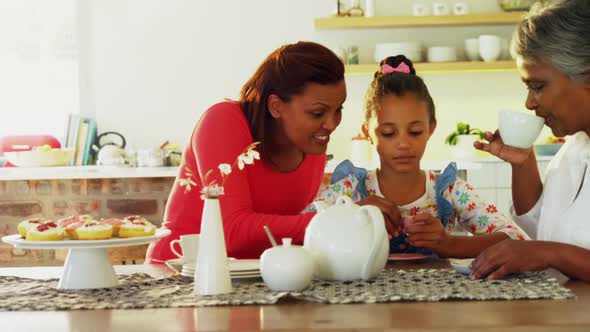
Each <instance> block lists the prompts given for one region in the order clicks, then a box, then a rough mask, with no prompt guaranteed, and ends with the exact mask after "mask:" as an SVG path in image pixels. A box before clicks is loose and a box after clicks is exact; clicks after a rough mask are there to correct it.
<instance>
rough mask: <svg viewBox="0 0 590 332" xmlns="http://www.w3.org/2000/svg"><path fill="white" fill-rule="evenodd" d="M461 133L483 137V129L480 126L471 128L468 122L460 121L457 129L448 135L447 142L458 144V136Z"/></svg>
mask: <svg viewBox="0 0 590 332" xmlns="http://www.w3.org/2000/svg"><path fill="white" fill-rule="evenodd" d="M460 135H478V136H479V138H480V139H482V138H483V131H481V129H478V128H471V126H470V125H469V124H468V123H465V122H459V123H457V129H456V130H455V131H453V132H452V133H450V134H449V136H447V138H446V139H445V143H446V144H448V145H450V146H455V145H457V138H458V137H459V136H460Z"/></svg>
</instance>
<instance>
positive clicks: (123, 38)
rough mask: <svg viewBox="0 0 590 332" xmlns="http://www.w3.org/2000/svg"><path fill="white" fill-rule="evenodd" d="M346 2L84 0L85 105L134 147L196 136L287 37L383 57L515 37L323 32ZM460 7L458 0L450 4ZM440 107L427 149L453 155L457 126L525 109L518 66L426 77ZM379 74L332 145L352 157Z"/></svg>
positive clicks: (478, 5)
mask: <svg viewBox="0 0 590 332" xmlns="http://www.w3.org/2000/svg"><path fill="white" fill-rule="evenodd" d="M413 2H414V1H413V0H397V1H386V0H378V1H377V14H378V15H380V14H381V15H393V14H402V15H403V14H409V13H410V12H411V5H412V3H413ZM468 2H469V3H470V5H471V7H472V11H473V12H483V11H499V8H498V7H497V5H496V0H470V1H468ZM335 3H336V1H335V0H298V1H292V0H272V1H271V0H249V1H242V0H224V1H203V0H197V1H193V0H175V1H172V2H167V1H162V0H88V1H83V2H81V3H80V8H79V15H80V17H81V20H80V22H79V27H80V31H81V33H80V44H81V47H82V50H81V51H80V57H81V60H80V61H81V66H82V67H81V69H80V73H81V79H82V81H81V90H82V91H81V98H82V100H81V105H82V112H83V113H86V114H92V115H95V116H96V118H97V120H98V124H99V132H100V131H106V130H116V131H119V132H121V133H123V134H124V135H126V136H127V138H128V140H129V142H130V145H132V146H135V147H147V146H154V145H159V144H160V143H162V142H163V141H164V140H167V139H170V140H172V141H174V142H179V143H185V142H186V141H187V139H188V137H189V135H190V132H191V130H192V128H193V126H194V123H195V122H196V121H197V119H198V117H199V115H200V114H201V112H203V111H204V110H205V109H206V108H207V107H208V106H210V105H211V104H213V103H215V102H218V101H220V100H222V99H223V98H236V97H237V96H238V93H239V89H240V87H241V85H242V84H243V83H244V82H245V81H246V80H247V78H248V77H249V75H250V74H251V73H252V72H253V71H254V70H255V68H256V66H257V65H258V64H259V63H260V62H261V61H262V59H263V58H264V57H265V56H266V54H268V53H269V52H270V51H272V50H273V49H274V48H276V47H278V46H279V45H281V44H283V43H288V42H294V41H297V40H314V41H318V42H321V43H324V44H325V45H327V46H329V47H331V48H333V49H335V50H336V49H338V47H340V46H346V45H348V44H351V43H353V44H355V45H358V46H359V47H360V58H361V62H372V61H373V60H372V48H373V47H374V44H375V43H376V42H385V41H404V40H421V41H424V43H425V45H427V46H434V45H455V46H461V44H462V42H463V40H464V39H466V38H469V37H474V36H478V35H479V34H483V33H493V34H500V35H502V36H504V37H507V38H508V37H509V36H510V35H511V31H512V29H513V27H510V26H487V27H448V28H447V27H443V28H434V29H433V28H411V29H409V28H406V29H359V30H330V31H316V30H315V28H314V25H313V20H314V18H316V17H325V16H329V15H330V13H331V11H332V9H333V8H334V7H335ZM449 3H452V1H450V0H449ZM424 78H425V80H426V82H427V84H428V85H429V87H430V89H431V91H432V95H433V98H434V100H435V102H436V104H437V108H438V117H439V127H438V129H437V132H436V134H435V135H434V137H433V138H432V143H431V145H430V146H429V149H428V150H427V154H428V156H430V157H433V158H434V157H441V156H448V154H449V150H448V148H447V147H446V146H444V144H443V140H444V137H445V136H446V134H447V133H448V132H449V131H451V130H452V129H453V128H454V126H455V123H456V122H457V121H469V122H471V123H472V125H474V126H476V127H481V128H483V129H494V128H495V123H496V122H497V117H496V111H497V110H499V109H524V107H523V104H524V97H525V93H526V90H525V88H524V85H523V84H522V83H521V82H520V79H519V74H518V73H517V72H507V73H494V74H444V75H425V76H424ZM369 80H370V78H369V77H367V76H354V77H348V78H347V85H348V100H347V102H346V104H345V110H344V112H345V116H344V120H343V122H342V125H341V126H340V127H339V128H338V130H337V131H336V132H335V133H334V136H333V139H332V140H331V143H330V147H329V152H330V153H334V154H336V158H338V159H339V158H345V157H348V155H349V150H350V145H349V144H350V137H351V136H353V135H354V134H355V132H356V131H357V130H358V128H359V121H360V119H361V116H362V109H363V106H362V98H363V95H364V91H365V89H366V87H367V86H368V83H369Z"/></svg>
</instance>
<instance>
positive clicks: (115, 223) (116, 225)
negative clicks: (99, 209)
mask: <svg viewBox="0 0 590 332" xmlns="http://www.w3.org/2000/svg"><path fill="white" fill-rule="evenodd" d="M100 223H101V224H106V225H111V226H113V236H114V237H117V236H119V228H120V227H121V225H122V224H123V223H124V221H123V220H121V219H119V218H103V219H101V220H100Z"/></svg>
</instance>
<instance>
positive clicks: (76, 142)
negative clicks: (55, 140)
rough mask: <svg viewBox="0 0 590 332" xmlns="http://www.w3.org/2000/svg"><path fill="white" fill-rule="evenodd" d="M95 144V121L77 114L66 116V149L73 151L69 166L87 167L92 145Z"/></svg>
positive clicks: (90, 158) (91, 153)
mask: <svg viewBox="0 0 590 332" xmlns="http://www.w3.org/2000/svg"><path fill="white" fill-rule="evenodd" d="M95 142H96V121H94V119H92V118H89V117H83V116H80V115H78V114H70V115H69V116H68V128H67V133H66V148H72V149H74V150H75V152H74V157H73V158H72V161H71V162H70V165H71V166H82V165H89V164H90V162H91V160H92V155H93V150H92V145H93V144H95Z"/></svg>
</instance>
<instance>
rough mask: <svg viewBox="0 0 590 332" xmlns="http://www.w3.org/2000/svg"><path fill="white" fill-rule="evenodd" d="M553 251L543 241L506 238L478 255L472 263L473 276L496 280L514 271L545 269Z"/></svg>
mask: <svg viewBox="0 0 590 332" xmlns="http://www.w3.org/2000/svg"><path fill="white" fill-rule="evenodd" d="M552 251H553V250H551V248H549V246H548V245H547V243H544V242H542V241H518V240H504V241H502V242H500V243H497V244H495V245H493V246H491V247H489V248H487V249H486V250H484V251H483V252H482V253H481V254H479V256H477V258H476V259H475V260H474V261H473V263H471V278H472V279H483V278H486V277H487V279H488V280H496V279H502V278H504V277H505V276H507V275H509V274H511V273H514V272H525V271H540V270H544V269H546V268H548V267H549V260H550V257H551V255H552Z"/></svg>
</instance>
